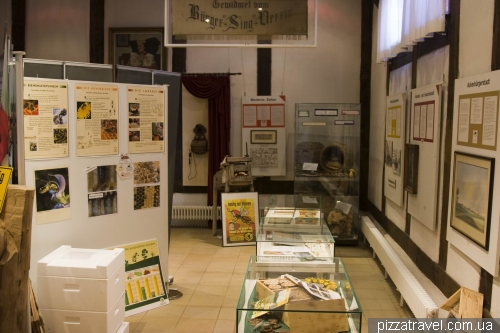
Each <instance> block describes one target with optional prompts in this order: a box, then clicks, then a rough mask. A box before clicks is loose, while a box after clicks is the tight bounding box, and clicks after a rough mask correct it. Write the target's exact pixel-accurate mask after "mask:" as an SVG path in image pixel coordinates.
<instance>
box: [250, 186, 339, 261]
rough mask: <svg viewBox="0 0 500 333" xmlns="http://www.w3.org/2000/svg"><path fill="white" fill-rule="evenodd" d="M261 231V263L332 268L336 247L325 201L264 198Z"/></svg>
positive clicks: (259, 229) (300, 196) (305, 198)
mask: <svg viewBox="0 0 500 333" xmlns="http://www.w3.org/2000/svg"><path fill="white" fill-rule="evenodd" d="M259 201H260V207H264V208H262V209H261V212H260V215H261V216H260V221H259V225H258V228H257V246H256V249H257V254H256V260H257V262H259V263H274V264H286V263H295V264H296V265H299V264H302V265H308V264H310V263H314V264H323V265H329V264H332V263H333V258H334V256H335V246H334V245H335V243H334V239H333V237H332V234H331V233H330V230H329V228H328V227H327V226H326V225H325V224H324V222H323V219H322V212H321V197H319V196H303V195H271V196H266V197H264V198H263V196H260V198H259Z"/></svg>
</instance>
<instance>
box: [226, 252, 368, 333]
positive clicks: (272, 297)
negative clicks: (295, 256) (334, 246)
mask: <svg viewBox="0 0 500 333" xmlns="http://www.w3.org/2000/svg"><path fill="white" fill-rule="evenodd" d="M333 261H334V263H333V265H329V266H324V265H314V264H312V263H311V265H308V266H301V265H297V264H295V263H289V264H288V265H283V266H273V265H262V264H261V263H260V262H259V261H257V258H256V257H255V256H253V257H250V260H249V264H248V268H247V272H246V275H245V280H244V282H243V286H242V288H241V293H240V297H239V299H238V304H237V318H236V332H238V333H243V332H244V333H251V332H252V333H253V332H256V331H254V326H253V324H254V325H255V324H256V323H257V321H258V320H259V319H263V320H265V322H266V321H267V322H269V323H272V322H273V321H277V325H280V328H279V329H280V330H283V332H287V331H293V332H295V331H297V332H311V333H312V332H315V333H316V332H328V331H331V332H352V333H360V332H361V322H362V310H361V307H360V306H359V302H358V300H357V298H356V294H355V292H354V290H353V289H352V287H351V282H350V280H349V277H348V275H347V272H346V271H345V269H344V265H343V263H342V260H341V259H340V258H334V260H333ZM319 285H321V286H322V288H318V286H319ZM321 298H324V299H321ZM282 299H285V300H288V302H287V303H286V304H282V305H280V306H278V307H275V308H273V303H277V304H275V305H278V304H279V302H280V300H282ZM257 302H258V303H257ZM256 306H257V307H258V306H262V307H263V308H265V307H267V308H271V309H272V311H270V312H268V313H266V314H262V315H261V316H259V317H256V318H257V319H252V316H253V315H254V311H256V308H255V307H256ZM262 311H266V310H262ZM267 311H269V310H267ZM255 314H256V313H255ZM265 322H264V323H265ZM264 323H263V324H264ZM263 324H261V325H263ZM276 329H278V328H276ZM258 331H260V329H258V330H257V332H258Z"/></svg>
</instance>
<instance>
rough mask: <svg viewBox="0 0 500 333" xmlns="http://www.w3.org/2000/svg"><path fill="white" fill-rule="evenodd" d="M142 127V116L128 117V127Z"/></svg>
mask: <svg viewBox="0 0 500 333" xmlns="http://www.w3.org/2000/svg"><path fill="white" fill-rule="evenodd" d="M139 127H141V118H128V128H139Z"/></svg>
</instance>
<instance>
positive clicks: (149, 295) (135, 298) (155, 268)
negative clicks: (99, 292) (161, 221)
mask: <svg viewBox="0 0 500 333" xmlns="http://www.w3.org/2000/svg"><path fill="white" fill-rule="evenodd" d="M116 247H118V248H122V249H124V250H125V316H126V317H128V316H132V315H134V314H137V313H140V312H144V311H148V310H151V309H154V308H157V307H160V306H163V305H167V304H168V303H169V301H168V295H167V292H166V288H165V283H164V280H163V273H162V270H161V264H160V254H159V253H160V251H159V249H158V241H157V240H156V239H151V240H147V241H143V242H139V243H133V244H126V245H120V246H116Z"/></svg>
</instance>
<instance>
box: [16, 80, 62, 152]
mask: <svg viewBox="0 0 500 333" xmlns="http://www.w3.org/2000/svg"><path fill="white" fill-rule="evenodd" d="M23 114H24V116H23V117H24V151H25V156H26V157H25V158H26V159H27V160H29V159H37V158H54V157H68V116H69V115H68V85H67V83H65V82H57V81H35V80H32V81H31V80H26V81H24V98H23Z"/></svg>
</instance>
